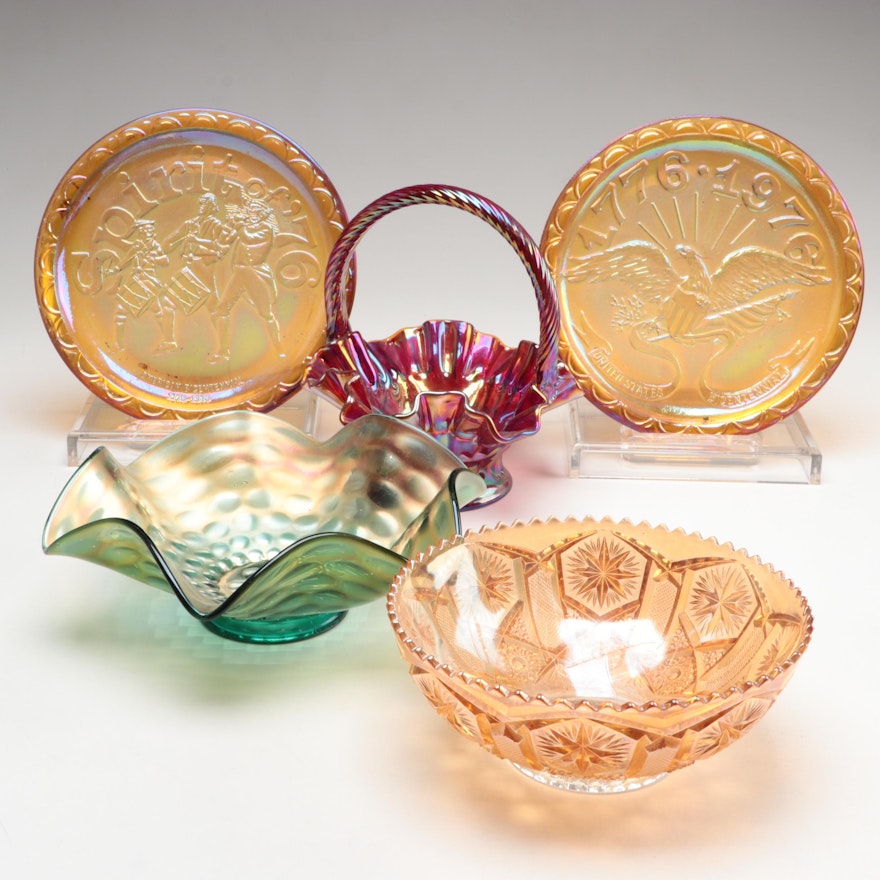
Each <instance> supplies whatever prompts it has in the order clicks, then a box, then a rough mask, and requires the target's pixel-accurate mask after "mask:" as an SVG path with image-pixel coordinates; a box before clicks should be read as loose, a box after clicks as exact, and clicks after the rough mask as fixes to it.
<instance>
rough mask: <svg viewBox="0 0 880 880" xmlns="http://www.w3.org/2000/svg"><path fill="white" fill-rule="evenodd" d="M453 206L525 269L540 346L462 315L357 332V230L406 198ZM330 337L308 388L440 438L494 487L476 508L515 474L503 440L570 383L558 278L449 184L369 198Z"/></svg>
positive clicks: (347, 258)
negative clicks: (351, 308) (352, 317)
mask: <svg viewBox="0 0 880 880" xmlns="http://www.w3.org/2000/svg"><path fill="white" fill-rule="evenodd" d="M416 204H436V205H450V206H451V207H453V208H460V209H461V210H463V211H467V212H468V213H470V214H474V215H476V216H477V217H480V218H481V219H483V220H485V221H486V222H487V223H488V224H489V225H491V226H492V227H494V228H495V229H496V230H498V232H500V233H501V234H502V235H503V236H504V238H505V239H507V241H508V242H509V243H510V244H511V245H512V246H513V248H514V250H516V252H517V255H518V256H519V258H520V260H521V262H522V263H523V265H524V266H525V267H526V271H527V272H528V274H529V278H530V279H531V281H532V286H533V287H534V289H535V296H536V297H537V300H538V314H539V316H540V336H539V340H538V343H537V344H535V343H532V342H525V341H523V342H520V343H519V345H518V346H517V347H516V348H509V347H508V346H506V345H505V344H504V343H502V342H501V341H500V340H498V339H497V338H496V337H494V336H489V335H487V334H485V333H481V332H480V331H478V330H476V329H474V327H473V326H472V325H471V324H467V323H465V322H463V321H428V322H426V323H424V324H422V325H421V326H420V327H407V328H404V329H402V330H399V331H398V332H397V333H395V334H394V335H393V336H390V337H388V338H387V339H383V340H379V341H373V342H367V341H366V340H365V339H364V338H363V337H362V336H361V335H360V334H359V333H357V332H356V331H353V330H352V329H351V325H350V324H349V316H348V309H347V306H346V302H345V297H344V296H343V288H344V284H343V281H344V279H346V278H348V269H349V264H350V262H351V259H352V257H353V255H354V248H355V246H356V245H357V243H358V241H359V240H360V238H361V236H362V235H363V234H364V232H366V230H367V229H369V227H370V226H372V225H373V223H375V222H376V221H377V220H378V219H379V218H380V217H384V216H385V215H386V214H390V213H391V212H392V211H396V210H397V209H398V208H405V207H407V206H408V205H416ZM324 297H325V302H326V306H327V319H328V323H327V340H328V341H327V344H326V345H325V346H324V347H323V348H322V349H320V350H319V351H318V352H317V353H316V354H315V356H314V358H313V359H312V361H311V364H310V366H309V369H308V373H307V380H308V382H309V385H310V386H311V387H313V388H314V389H315V390H316V391H317V392H318V393H320V394H322V395H324V396H325V397H328V398H329V399H330V400H332V401H333V402H334V403H336V404H337V405H339V406H340V407H341V408H342V411H341V414H340V418H341V420H342V421H343V422H346V423H347V422H350V421H352V420H354V419H356V418H358V417H360V416H363V415H366V414H367V413H382V414H385V415H391V416H395V417H397V418H400V419H403V420H405V421H407V422H409V423H411V424H414V425H416V426H418V427H420V428H421V429H422V430H424V431H426V432H427V433H429V434H431V435H432V436H434V437H435V438H436V439H437V440H439V441H440V442H441V443H443V444H444V445H445V446H446V447H448V448H449V449H450V450H451V451H452V452H454V453H455V454H456V455H458V456H459V458H461V459H462V460H463V461H464V462H465V464H467V466H468V467H469V468H471V469H473V470H475V471H477V472H478V473H479V474H480V475H481V476H482V477H483V479H484V480H485V482H486V485H487V486H488V487H489V488H488V491H487V493H486V494H485V495H483V496H482V497H481V498H480V499H478V500H477V501H475V502H472V503H471V505H469V506H470V507H476V506H480V505H485V504H488V503H490V502H492V501H497V500H498V499H499V498H501V497H503V496H504V495H506V494H507V492H508V491H509V490H510V486H511V483H512V478H511V476H510V474H509V472H508V471H507V470H506V469H505V467H504V465H503V464H502V460H501V457H502V453H503V451H504V449H505V447H506V446H508V445H509V444H510V443H513V442H514V441H515V440H518V439H519V438H520V437H524V436H527V435H529V434H534V433H535V432H536V431H537V430H538V428H539V427H540V415H541V411H542V410H543V409H544V408H545V407H547V406H548V405H550V404H552V403H554V402H558V401H560V400H562V399H564V398H565V397H567V396H569V395H570V394H571V393H572V391H573V390H574V385H573V383H572V380H571V379H570V378H569V376H568V375H567V373H564V372H563V371H562V368H561V367H560V365H559V356H558V349H557V346H558V342H559V306H558V301H557V297H556V288H555V285H554V282H553V278H552V276H551V275H550V272H549V270H548V268H547V264H546V263H545V262H544V259H543V257H542V256H541V254H540V252H539V251H538V248H537V246H536V245H535V243H534V241H533V240H532V239H531V237H530V236H529V234H528V233H527V232H526V231H525V229H523V227H522V226H521V225H520V224H519V223H518V222H517V221H516V220H514V218H513V217H511V216H510V215H509V214H508V213H507V212H506V211H504V210H503V209H502V208H500V207H499V206H498V205H496V204H494V203H493V202H490V201H489V200H488V199H485V198H483V197H482V196H479V195H477V194H476V193H473V192H469V191H467V190H463V189H459V188H457V187H451V186H435V185H421V186H410V187H405V188H403V189H399V190H395V191H394V192H391V193H388V194H387V195H384V196H382V197H381V198H379V199H377V200H376V201H374V202H372V203H371V204H370V205H367V207H366V208H364V209H363V210H362V211H361V212H360V213H359V214H358V215H357V216H356V217H354V218H353V219H352V221H351V222H350V223H349V224H348V226H347V227H346V228H345V230H344V231H343V233H342V235H341V236H340V237H339V239H338V240H337V242H336V245H335V246H334V248H333V250H332V252H331V254H330V258H329V261H328V264H327V273H326V276H325V282H324Z"/></svg>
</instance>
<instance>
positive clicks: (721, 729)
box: [692, 700, 772, 758]
mask: <svg viewBox="0 0 880 880" xmlns="http://www.w3.org/2000/svg"><path fill="white" fill-rule="evenodd" d="M770 702H772V701H767V700H748V701H747V702H745V703H743V704H742V705H740V706H737V707H736V708H735V709H733V710H731V711H730V712H728V713H727V715H725V716H724V717H723V718H719V719H718V720H717V721H714V722H713V723H712V724H710V725H709V726H708V727H706V728H704V729H703V730H702V731H700V733H699V734H698V736H697V738H696V740H695V741H694V745H693V749H692V753H693V756H694V757H695V758H707V757H708V756H709V755H714V754H715V753H716V752H720V751H721V750H722V749H725V748H727V746H729V745H730V744H731V743H735V742H736V741H737V740H738V739H741V738H742V737H743V736H744V735H745V734H746V733H747V732H748V731H749V730H751V728H752V727H753V726H754V725H755V724H757V722H758V721H759V720H760V719H761V718H763V717H764V715H765V714H766V713H767V710H768V709H769V708H770Z"/></svg>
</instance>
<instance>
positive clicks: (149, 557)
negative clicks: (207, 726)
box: [43, 412, 484, 642]
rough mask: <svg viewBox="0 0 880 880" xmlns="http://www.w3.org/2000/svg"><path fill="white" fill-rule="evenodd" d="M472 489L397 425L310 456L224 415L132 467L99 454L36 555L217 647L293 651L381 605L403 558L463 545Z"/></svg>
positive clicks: (475, 490)
mask: <svg viewBox="0 0 880 880" xmlns="http://www.w3.org/2000/svg"><path fill="white" fill-rule="evenodd" d="M483 488H484V485H483V483H482V481H481V480H480V478H479V477H478V476H477V475H476V474H473V473H471V472H469V471H466V470H463V469H462V464H461V461H460V460H459V459H457V458H456V457H455V456H453V455H452V454H451V453H450V452H448V450H446V449H444V448H443V447H442V446H441V445H440V444H438V443H436V442H435V441H434V440H432V439H431V438H430V437H428V436H427V435H425V434H424V433H422V432H421V431H418V430H416V429H414V428H411V427H409V426H408V425H405V424H402V423H400V422H398V421H396V420H394V419H390V418H385V417H382V416H370V417H368V418H365V419H361V420H359V421H358V422H357V423H355V424H353V425H350V426H347V427H344V428H343V429H342V430H341V431H339V432H338V433H337V434H336V435H335V436H334V437H332V438H331V439H330V440H328V441H325V442H324V443H318V442H316V441H314V440H312V439H311V438H309V437H307V436H306V435H304V434H301V433H300V432H299V431H297V430H296V429H294V428H291V427H290V426H288V425H286V424H285V423H284V422H281V421H280V420H278V419H274V418H271V417H270V416H265V415H261V414H259V413H251V412H235V413H228V414H221V415H217V416H212V417H208V418H205V419H203V420H201V421H199V422H197V423H194V424H192V425H190V426H188V427H186V428H184V429H182V430H180V431H178V432H176V433H175V434H172V435H171V436H170V437H168V438H167V439H165V440H163V441H161V442H159V443H158V444H157V445H156V446H154V447H152V448H151V449H150V450H148V451H147V452H145V453H144V454H143V455H141V456H140V457H139V458H138V459H137V460H136V461H134V462H133V463H132V464H131V465H129V466H128V467H127V468H124V467H121V466H120V465H119V464H118V463H117V462H116V461H115V460H114V459H113V458H112V456H111V455H110V454H109V453H108V452H107V451H106V450H103V449H102V450H98V451H97V452H96V453H94V454H93V455H92V456H91V457H90V458H89V459H88V460H87V461H86V462H85V463H84V464H83V465H82V466H81V467H80V468H79V469H78V470H77V471H76V473H75V474H74V475H73V477H72V478H71V480H70V482H69V483H68V484H67V486H66V487H65V489H64V490H63V491H62V493H61V495H60V496H59V498H58V500H57V501H56V503H55V506H54V508H53V510H52V512H51V514H50V516H49V519H48V522H47V523H46V527H45V530H44V533H43V547H44V550H45V552H47V553H49V554H60V555H66V556H76V557H79V558H82V559H85V560H88V561H90V562H94V563H97V564H99V565H103V566H106V567H108V568H111V569H113V570H115V571H118V572H120V573H121V574H125V575H128V576H129V577H132V578H135V579H136V580H139V581H142V582H143V583H147V584H150V585H152V586H156V587H160V588H163V589H170V590H172V591H173V592H174V593H175V594H176V595H177V597H178V598H179V599H180V601H181V602H182V603H183V605H184V607H185V608H186V609H187V610H188V611H189V612H191V613H192V614H193V615H195V616H196V617H197V618H199V619H201V620H203V621H205V622H206V623H208V624H209V625H210V628H212V629H213V630H215V631H217V632H219V633H221V634H223V635H228V636H230V637H232V638H238V639H241V640H244V641H255V642H267V641H291V640H296V639H298V638H303V637H306V636H308V635H313V634H316V633H317V632H320V631H322V630H323V629H325V628H327V626H328V625H330V624H331V623H332V622H334V621H335V620H337V619H339V618H340V617H341V615H342V613H344V612H345V611H346V610H347V609H349V608H351V607H353V606H355V605H358V604H360V603H363V602H368V601H370V600H371V599H374V598H376V597H378V596H381V595H383V594H384V593H385V592H386V591H387V589H388V585H389V583H390V582H391V580H392V578H393V577H394V575H395V573H396V572H397V571H398V569H399V568H400V566H401V565H402V564H403V563H404V562H405V561H406V559H407V558H409V557H410V556H412V555H414V554H415V553H417V552H419V551H421V550H422V549H424V548H426V547H427V546H429V545H430V544H432V543H434V542H436V541H437V540H440V539H442V538H444V537H450V536H452V535H454V534H456V533H457V532H458V531H459V527H460V522H459V513H458V511H459V505H460V504H461V503H465V502H467V501H468V500H470V499H471V498H473V497H474V496H475V495H476V494H479V492H480V491H482V490H483Z"/></svg>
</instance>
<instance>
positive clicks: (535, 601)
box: [388, 519, 812, 793]
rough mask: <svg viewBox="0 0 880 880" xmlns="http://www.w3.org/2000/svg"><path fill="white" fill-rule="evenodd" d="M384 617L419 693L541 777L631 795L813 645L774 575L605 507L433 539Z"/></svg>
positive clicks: (744, 727) (763, 694)
mask: <svg viewBox="0 0 880 880" xmlns="http://www.w3.org/2000/svg"><path fill="white" fill-rule="evenodd" d="M388 610H389V615H390V618H391V621H392V625H393V627H394V631H395V633H396V635H397V638H398V641H399V644H400V647H401V650H402V653H403V656H404V659H405V660H406V662H407V663H409V664H410V672H411V674H412V676H413V678H414V680H415V681H416V683H417V684H418V686H419V689H420V690H421V691H422V693H423V694H424V695H425V697H426V698H427V699H428V700H429V701H430V702H431V703H432V704H433V705H434V707H435V708H436V709H437V711H438V712H439V713H440V714H441V715H442V716H443V717H445V718H446V719H447V720H449V721H450V723H451V724H452V725H453V726H454V727H455V728H456V729H457V730H458V731H459V732H460V733H462V734H463V735H465V736H467V737H469V738H470V739H473V740H475V741H476V742H478V743H479V744H480V745H481V746H483V747H484V748H485V749H487V750H488V751H489V752H491V753H492V754H494V755H496V756H498V757H501V758H505V759H506V760H508V761H510V762H511V763H512V764H514V765H515V766H516V767H517V768H518V769H520V770H522V771H523V772H524V773H526V775H529V776H531V777H533V778H535V779H538V780H540V781H542V782H546V783H547V784H549V785H552V786H555V787H558V788H563V789H566V790H570V791H584V792H597V793H604V792H617V791H630V790H633V789H636V788H639V787H641V786H643V785H646V784H649V783H651V782H655V781H656V780H657V779H658V778H660V777H662V776H663V775H665V774H666V773H669V772H670V771H672V770H676V769H678V768H680V767H685V766H687V765H689V764H691V763H693V762H694V761H695V760H697V759H699V758H705V757H709V756H710V755H713V754H715V753H716V752H718V751H720V750H721V749H723V748H725V747H726V746H727V745H729V744H730V743H732V742H734V741H736V740H737V739H739V738H740V737H741V736H742V735H743V734H744V733H745V732H747V731H748V730H750V729H751V728H752V726H753V725H754V724H755V723H756V722H757V721H758V720H759V719H760V718H761V717H762V716H763V715H764V713H765V712H766V711H767V710H768V709H769V708H770V706H771V705H772V704H773V702H774V700H775V699H776V697H777V695H778V694H779V692H780V691H781V690H782V688H783V687H784V685H785V683H786V682H787V681H788V679H789V677H790V675H791V672H792V670H793V664H794V663H795V661H796V660H797V659H798V658H799V657H800V656H801V654H802V653H803V652H804V650H805V649H806V646H807V644H808V643H809V640H810V636H811V633H812V615H811V613H810V609H809V607H808V606H807V603H806V601H805V600H804V598H803V596H802V595H801V594H800V593H799V592H798V591H797V590H796V589H795V588H794V587H793V586H792V584H791V582H790V581H788V580H787V579H786V578H785V577H784V576H783V575H781V574H779V573H777V572H776V571H774V570H773V569H772V568H771V567H769V566H767V565H764V564H763V563H761V562H760V560H757V559H755V558H752V557H749V556H747V555H746V554H745V553H744V552H742V551H739V550H734V549H733V548H732V547H731V546H730V545H725V546H721V545H719V544H718V543H717V542H715V541H713V540H708V539H704V538H702V537H700V536H699V535H688V534H685V533H684V532H681V531H676V532H670V531H668V530H666V529H664V528H654V527H650V526H647V525H644V524H642V525H633V524H631V523H629V522H622V523H615V522H611V521H609V520H602V521H594V520H590V519H586V520H581V521H577V520H565V521H558V520H553V521H550V522H547V523H540V522H533V523H530V524H528V525H525V524H521V523H516V524H514V525H512V526H498V527H496V528H495V529H489V530H483V531H481V532H478V533H473V532H468V533H467V534H466V535H464V537H456V538H454V539H452V540H450V541H445V542H443V543H442V544H441V545H440V546H435V547H432V548H430V549H429V550H428V551H427V552H426V553H424V554H423V555H421V556H420V557H418V558H416V559H414V560H412V561H411V562H410V563H409V564H408V565H407V567H406V568H405V569H404V570H403V571H402V572H401V573H400V574H399V575H398V577H397V578H396V579H395V582H394V585H393V586H392V589H391V591H390V593H389V598H388Z"/></svg>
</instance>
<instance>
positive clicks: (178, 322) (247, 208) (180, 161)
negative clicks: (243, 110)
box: [36, 110, 350, 418]
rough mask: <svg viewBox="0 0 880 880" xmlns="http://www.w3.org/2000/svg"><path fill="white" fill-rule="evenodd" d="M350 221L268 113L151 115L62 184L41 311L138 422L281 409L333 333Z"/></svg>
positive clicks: (98, 147)
mask: <svg viewBox="0 0 880 880" xmlns="http://www.w3.org/2000/svg"><path fill="white" fill-rule="evenodd" d="M345 222H346V217H345V214H344V209H343V207H342V204H341V202H340V200H339V197H338V196H337V194H336V191H335V189H334V188H333V186H332V185H331V183H330V181H329V180H328V179H327V177H326V175H325V174H324V172H323V171H322V170H321V168H320V167H319V166H318V165H317V164H316V163H315V161H314V160H313V159H312V158H311V157H310V156H309V155H308V154H307V153H305V152H304V151H303V150H302V149H301V148H300V147H298V146H297V145H296V144H294V143H293V142H291V141H290V140H288V139H287V138H286V137H284V136H283V135H281V134H279V133H278V132H276V131H273V130H272V129H270V128H267V127H266V126H265V125H263V124H261V123H259V122H257V121H255V120H252V119H248V118H246V117H243V116H237V115H235V114H231V113H226V112H220V111H213V110H177V111H171V112H168V113H163V114H158V115H156V116H150V117H146V118H143V119H139V120H136V121H135V122H132V123H129V124H128V125H125V126H122V127H121V128H118V129H116V130H115V131H113V132H111V133H110V134H108V135H107V136H105V137H104V138H103V139H102V140H100V141H99V142H98V143H96V144H94V145H93V146H92V147H91V148H90V149H89V150H87V151H86V152H85V153H84V154H83V155H82V156H81V157H80V158H79V159H77V161H76V162H75V163H74V164H73V166H72V167H71V168H70V170H69V171H68V172H67V174H65V176H64V177H63V179H62V180H61V182H60V183H59V185H58V187H57V188H56V190H55V192H54V194H53V195H52V198H51V200H50V202H49V205H48V207H47V208H46V212H45V214H44V216H43V221H42V224H41V227H40V232H39V238H38V241H37V253H36V286H37V296H38V301H39V305H40V310H41V314H42V317H43V321H44V323H45V325H46V328H47V330H48V332H49V335H50V337H51V338H52V341H53V343H54V345H55V347H56V348H57V350H58V351H59V353H60V354H61V356H62V357H63V358H64V360H65V362H66V363H67V364H68V366H69V367H70V368H71V370H73V372H74V373H75V374H76V375H77V376H78V378H79V379H81V380H82V381H83V382H84V383H85V385H86V386H87V387H88V388H89V389H90V390H91V391H93V392H94V393H95V394H96V395H97V396H99V397H101V398H102V399H104V400H106V401H107V402H108V403H110V404H112V405H114V406H115V407H117V408H118V409H121V410H123V411H124V412H126V413H129V414H130V415H133V416H135V417H137V418H196V417H198V416H201V415H204V414H206V413H210V412H219V411H222V410H231V409H255V410H264V411H265V410H269V409H272V408H274V407H275V406H277V405H278V404H279V403H280V402H281V401H282V400H283V399H284V398H286V397H288V396H289V395H290V394H292V393H293V392H294V391H295V390H297V388H298V387H299V386H300V384H301V383H302V380H303V374H304V372H305V362H306V361H307V360H308V358H309V357H311V355H312V354H314V352H315V351H316V350H317V349H318V348H320V347H321V346H322V345H323V343H324V341H325V338H326V313H325V310H324V293H323V279H324V269H325V266H326V262H327V258H328V256H329V253H330V250H331V248H332V246H333V244H334V242H335V241H336V239H337V238H338V236H339V233H340V232H341V230H342V228H343V226H344V225H345ZM349 289H350V288H349Z"/></svg>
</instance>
